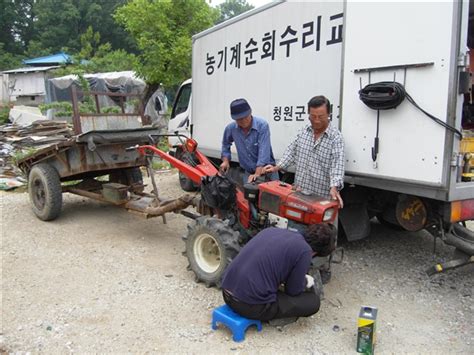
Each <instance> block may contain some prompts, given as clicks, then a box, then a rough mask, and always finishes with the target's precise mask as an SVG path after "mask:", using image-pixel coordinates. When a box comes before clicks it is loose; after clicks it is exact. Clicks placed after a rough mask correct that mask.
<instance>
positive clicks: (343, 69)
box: [169, 1, 474, 238]
mask: <svg viewBox="0 0 474 355" xmlns="http://www.w3.org/2000/svg"><path fill="white" fill-rule="evenodd" d="M470 13H471V14H472V13H474V5H471V6H470V3H469V2H467V1H460V2H415V3H412V2H388V1H387V2H385V1H381V2H353V1H348V2H333V1H318V2H311V1H306V2H293V1H282V2H273V3H270V4H267V5H265V6H263V7H261V8H257V9H254V10H252V11H249V12H247V13H244V14H242V15H240V16H237V17H235V18H233V19H231V20H229V21H227V22H224V23H222V24H220V25H217V26H215V27H213V28H210V29H208V30H206V31H204V32H201V33H199V34H197V35H195V36H194V37H193V59H192V74H193V79H192V105H191V98H190V93H191V81H188V82H186V83H185V84H183V86H182V87H181V88H180V91H179V92H178V97H177V100H176V102H175V105H174V106H175V107H174V109H173V113H172V117H171V120H170V125H169V127H170V131H176V130H180V131H181V132H182V133H186V132H187V131H189V132H188V133H189V134H191V133H192V136H193V138H195V139H196V140H197V141H198V143H199V148H200V149H201V151H202V152H204V153H205V154H206V155H208V156H210V157H214V158H220V152H221V141H222V134H223V131H224V128H225V126H226V125H227V124H228V123H230V122H231V121H232V119H231V117H230V112H229V104H230V102H231V101H232V100H234V99H236V98H245V99H247V100H248V101H249V103H250V105H251V107H252V110H253V115H255V116H259V117H262V118H264V119H266V120H267V121H268V123H269V125H270V132H271V143H272V147H273V152H274V154H275V158H276V159H279V158H281V157H282V155H283V153H284V151H285V148H286V147H287V145H288V144H289V143H290V141H291V140H292V139H293V138H294V137H295V136H296V134H297V132H298V131H299V130H300V129H301V128H302V127H304V126H305V125H307V124H308V123H309V121H308V118H307V117H308V112H307V102H308V101H309V99H310V98H311V97H313V96H315V95H325V96H326V97H327V98H328V99H329V100H330V101H331V103H332V112H331V120H332V124H334V125H336V126H337V127H338V128H339V129H340V131H341V132H342V134H343V137H344V142H345V169H346V177H345V181H346V188H345V189H344V190H343V192H344V193H345V194H346V201H347V202H348V203H349V205H348V206H349V207H348V208H344V210H343V211H344V212H343V214H342V215H341V216H343V215H344V214H345V213H346V214H351V213H352V212H350V206H351V204H352V206H353V210H354V213H352V216H355V215H356V214H357V213H359V211H361V210H364V209H365V208H367V209H368V210H370V211H369V212H368V214H365V215H364V216H359V217H357V218H355V219H354V220H353V221H357V220H360V218H363V219H367V220H368V219H369V218H370V217H372V216H373V215H374V214H375V215H377V216H378V217H379V216H380V217H379V219H382V218H387V219H390V218H388V217H387V216H388V215H393V216H394V217H393V218H392V220H395V217H396V218H397V219H398V220H400V218H401V215H402V214H403V211H405V212H406V211H408V210H409V209H410V208H411V207H410V206H412V205H413V206H415V205H417V204H419V203H421V204H423V205H424V206H425V207H426V208H425V210H424V212H423V213H424V214H423V218H422V219H419V220H418V222H417V223H418V224H417V225H418V226H421V225H424V226H427V225H429V224H430V223H432V221H434V220H437V219H439V216H442V218H443V220H444V221H445V222H447V223H450V222H456V221H458V220H459V218H458V219H456V218H454V217H453V216H454V214H455V213H454V212H453V210H454V209H453V208H451V207H450V203H451V202H452V201H459V200H464V201H469V200H471V201H474V181H472V180H473V179H471V178H467V179H465V178H464V176H465V174H464V175H463V174H462V173H463V169H464V173H466V171H467V172H468V173H470V174H467V175H466V176H468V175H470V176H472V172H473V171H472V168H469V163H470V164H471V165H472V164H473V163H474V161H473V160H469V156H468V155H466V153H474V123H473V122H474V120H473V118H472V117H474V114H472V113H474V109H473V107H474V106H473V105H474V103H473V100H472V92H471V89H472V80H471V79H470V78H469V71H471V72H472V71H474V68H470V69H469V65H468V64H469V59H471V61H472V62H474V55H473V54H472V53H471V55H470V57H469V48H468V46H467V44H468V42H469V43H471V44H474V33H473V34H470V35H469V33H468V25H469V18H470ZM471 27H473V28H474V26H471ZM472 47H474V45H471V48H472ZM466 78H468V79H466ZM394 81H395V82H398V83H400V84H402V85H403V87H404V89H405V90H406V92H407V93H408V94H409V95H411V97H412V98H413V99H414V101H415V102H416V103H417V104H418V105H419V107H420V108H422V109H423V110H425V111H426V112H427V113H429V114H431V115H432V116H434V117H436V118H438V119H439V120H440V121H441V122H442V123H444V124H447V125H449V126H452V127H453V128H455V129H456V130H458V131H460V132H461V131H462V134H463V138H464V139H463V140H462V141H461V139H460V137H459V136H458V135H457V134H455V133H453V132H452V131H450V130H448V129H446V128H445V127H443V126H442V125H440V124H438V123H436V122H435V121H434V120H433V119H430V118H429V117H428V116H427V115H426V114H425V113H423V112H422V111H421V110H420V109H418V108H416V107H415V106H414V105H413V104H412V103H410V102H409V101H408V100H407V99H405V100H404V101H403V102H402V103H401V104H400V105H399V106H398V107H397V108H396V109H390V110H381V111H380V112H379V128H378V132H379V133H378V137H379V142H380V144H379V152H378V154H377V157H376V159H375V161H374V159H373V157H372V153H371V150H372V147H373V145H374V137H375V136H376V131H377V111H376V110H373V109H370V108H369V107H367V106H366V105H365V104H364V103H363V102H362V101H361V100H360V98H359V90H360V89H362V88H363V87H365V86H366V85H367V84H373V83H379V82H394ZM183 97H184V98H185V97H188V99H184V98H183ZM469 110H471V111H469ZM464 111H469V112H472V113H471V116H469V115H468V116H466V117H467V118H465V117H464V115H465V114H466V113H465V112H464ZM178 126H179V128H178ZM466 157H467V158H466ZM232 160H234V161H237V160H238V157H237V155H236V151H235V149H234V150H233V156H232ZM352 192H354V193H352ZM351 194H352V195H351ZM378 196H380V201H376V200H377V199H379V197H378ZM405 196H410V198H409V199H408V200H407V199H406V198H405ZM382 197H383V198H382ZM411 198H413V199H411ZM374 201H375V203H374ZM433 201H435V202H436V201H437V202H436V203H438V204H436V203H432V202H433ZM410 204H412V205H410ZM462 206H464V207H463V208H464V209H463V212H462V215H463V216H465V218H464V220H465V219H474V208H472V206H474V203H471V202H469V203H467V202H466V203H464V204H463V205H462ZM466 206H467V207H466ZM469 206H471V207H469ZM403 208H405V209H407V210H403ZM387 211H388V212H387ZM439 211H443V212H439ZM364 213H365V212H364ZM456 213H457V214H458V215H459V213H461V212H459V211H458V212H456ZM383 216H385V217H383ZM411 222H413V221H411ZM411 222H410V223H411ZM350 224H351V225H354V223H352V222H351V223H350ZM407 227H409V228H411V227H412V226H409V225H408V224H406V225H405V226H404V228H406V229H407ZM364 228H365V227H364ZM367 228H368V227H367ZM367 228H365V231H364V232H363V233H361V234H360V235H362V234H363V235H367V233H368V232H367ZM412 230H414V227H413V229H412ZM357 238H359V237H357Z"/></svg>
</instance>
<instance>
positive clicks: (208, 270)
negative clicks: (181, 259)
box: [183, 217, 240, 287]
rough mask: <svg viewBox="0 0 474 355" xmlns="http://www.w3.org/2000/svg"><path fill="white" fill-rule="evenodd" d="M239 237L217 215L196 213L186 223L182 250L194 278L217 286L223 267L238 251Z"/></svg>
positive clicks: (225, 266) (219, 282)
mask: <svg viewBox="0 0 474 355" xmlns="http://www.w3.org/2000/svg"><path fill="white" fill-rule="evenodd" d="M239 238H240V234H239V233H238V232H236V231H234V230H233V229H232V228H230V227H229V226H228V225H227V224H226V223H225V222H224V221H222V220H220V219H218V218H212V217H200V218H198V219H197V220H195V221H194V222H192V223H190V224H189V225H188V233H187V234H186V235H185V236H184V237H183V239H184V241H185V243H186V251H185V253H186V256H187V258H188V261H189V267H190V268H191V270H192V271H193V272H194V274H195V275H196V281H197V282H204V283H205V284H206V286H207V287H211V286H214V285H215V286H217V287H220V285H221V280H222V276H223V274H224V271H225V269H226V268H227V266H228V265H229V264H230V262H231V261H232V259H234V258H235V256H236V255H237V254H238V253H239V251H240V244H239Z"/></svg>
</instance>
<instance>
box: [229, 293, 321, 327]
mask: <svg viewBox="0 0 474 355" xmlns="http://www.w3.org/2000/svg"><path fill="white" fill-rule="evenodd" d="M222 295H223V296H224V301H225V303H226V304H227V305H228V306H229V307H230V308H232V309H233V310H234V311H235V312H237V313H238V314H240V315H241V316H243V317H245V318H250V319H258V320H262V321H269V320H271V319H277V318H290V317H309V316H311V315H313V314H315V313H317V312H318V311H319V306H320V303H321V301H320V298H319V295H318V294H317V293H316V292H315V290H314V288H313V287H312V288H310V289H308V290H306V291H304V292H302V293H301V294H299V295H298V296H289V295H287V294H286V293H284V292H281V291H278V293H277V300H276V302H272V303H266V304H248V303H244V302H241V301H239V300H238V299H237V298H235V297H234V296H233V295H231V294H230V293H229V292H228V291H227V290H222Z"/></svg>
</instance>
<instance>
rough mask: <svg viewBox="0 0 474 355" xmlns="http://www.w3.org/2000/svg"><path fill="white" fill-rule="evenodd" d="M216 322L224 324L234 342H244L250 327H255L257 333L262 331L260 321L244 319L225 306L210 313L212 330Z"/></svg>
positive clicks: (215, 326) (215, 327)
mask: <svg viewBox="0 0 474 355" xmlns="http://www.w3.org/2000/svg"><path fill="white" fill-rule="evenodd" d="M217 322H219V323H222V324H224V325H225V326H227V328H229V329H230V330H231V331H232V334H233V339H234V341H242V340H244V339H245V331H246V330H247V328H248V327H250V326H251V325H256V326H257V330H258V331H259V332H260V331H261V330H262V322H261V321H259V320H256V319H247V318H244V317H242V316H241V315H238V314H237V313H235V312H234V311H233V310H232V309H231V308H230V307H229V306H228V305H226V304H225V305H223V306H220V307H217V308H216V309H214V310H213V311H212V329H214V330H216V329H217Z"/></svg>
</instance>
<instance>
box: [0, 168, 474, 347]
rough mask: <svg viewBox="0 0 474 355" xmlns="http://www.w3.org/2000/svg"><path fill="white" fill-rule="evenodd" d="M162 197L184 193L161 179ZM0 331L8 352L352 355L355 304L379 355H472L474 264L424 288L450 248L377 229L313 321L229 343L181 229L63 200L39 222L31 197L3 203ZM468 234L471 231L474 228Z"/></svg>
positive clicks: (353, 251)
mask: <svg viewBox="0 0 474 355" xmlns="http://www.w3.org/2000/svg"><path fill="white" fill-rule="evenodd" d="M158 178H159V184H158V185H159V186H160V187H161V189H162V191H163V194H165V195H168V196H178V195H179V194H180V193H181V191H180V189H179V185H178V183H177V176H176V174H175V173H173V172H169V173H161V174H159V177H158ZM0 201H1V213H2V223H1V227H2V238H1V243H2V254H1V258H2V264H1V265H2V280H1V281H2V284H1V287H2V299H1V301H2V330H1V343H0V349H3V351H12V352H34V353H37V352H43V353H65V352H79V353H83V352H108V353H109V352H121V353H123V352H134V353H142V352H156V353H178V352H179V353H196V354H200V353H355V342H356V332H357V329H356V327H357V326H356V321H357V315H358V312H359V309H360V306H361V305H373V306H376V307H378V309H379V316H378V320H377V347H376V350H377V352H380V353H440V354H441V353H472V349H473V348H474V346H473V344H474V316H473V315H474V302H473V289H474V277H473V275H474V265H470V266H468V267H464V268H461V269H458V270H455V271H452V272H450V273H447V274H442V275H436V276H434V277H432V278H428V277H427V276H426V275H425V273H424V270H425V269H426V268H428V267H429V266H431V265H433V263H434V261H435V260H436V261H439V260H444V259H446V258H448V257H449V256H450V254H451V253H452V248H450V247H447V246H444V245H441V243H438V251H437V255H436V256H435V257H433V253H432V249H433V242H432V238H431V237H429V235H428V234H427V233H425V232H418V233H407V232H397V231H392V230H389V229H387V228H386V227H383V226H381V225H379V224H377V223H375V222H374V223H373V224H372V233H371V236H370V237H369V238H367V239H365V240H363V241H360V242H354V243H344V244H343V247H344V249H345V258H344V261H343V262H342V264H337V265H334V268H333V279H332V281H331V282H330V284H329V285H327V287H326V289H325V299H324V300H323V301H322V306H321V310H320V312H319V313H318V314H316V315H314V316H312V317H310V318H307V319H300V320H298V322H296V323H294V324H291V325H288V326H285V327H282V328H275V327H270V326H268V325H264V329H263V331H262V332H260V333H257V332H256V330H255V329H250V330H249V331H247V334H246V340H245V341H244V342H242V343H234V342H233V341H232V339H231V334H230V332H229V331H228V330H227V329H225V328H219V330H217V331H212V330H211V328H210V315H211V310H212V309H213V308H214V307H216V306H219V305H221V304H222V303H223V301H222V297H221V294H220V292H219V291H218V290H216V289H214V288H206V287H204V285H203V284H196V283H195V282H194V276H193V274H192V272H190V271H187V270H186V266H187V261H186V258H184V257H183V256H182V255H181V253H182V251H183V250H184V243H183V242H182V240H181V236H182V234H183V233H184V232H185V229H186V224H187V223H188V220H187V219H186V218H185V217H183V216H181V215H175V214H170V215H168V223H167V224H166V225H164V224H163V223H162V221H161V219H159V218H155V219H150V220H145V219H142V218H140V217H137V216H135V215H133V214H130V213H127V212H126V211H124V210H121V209H119V208H116V207H113V206H110V205H107V204H102V203H98V202H95V201H92V200H88V199H85V198H81V197H78V196H71V195H65V196H64V206H63V212H62V214H61V216H60V217H59V218H58V219H57V220H55V221H52V222H42V221H40V220H38V219H36V218H35V216H34V215H33V213H32V212H31V210H30V206H29V201H28V195H27V194H26V193H21V192H19V193H5V192H1V193H0ZM471 226H472V225H471Z"/></svg>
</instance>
